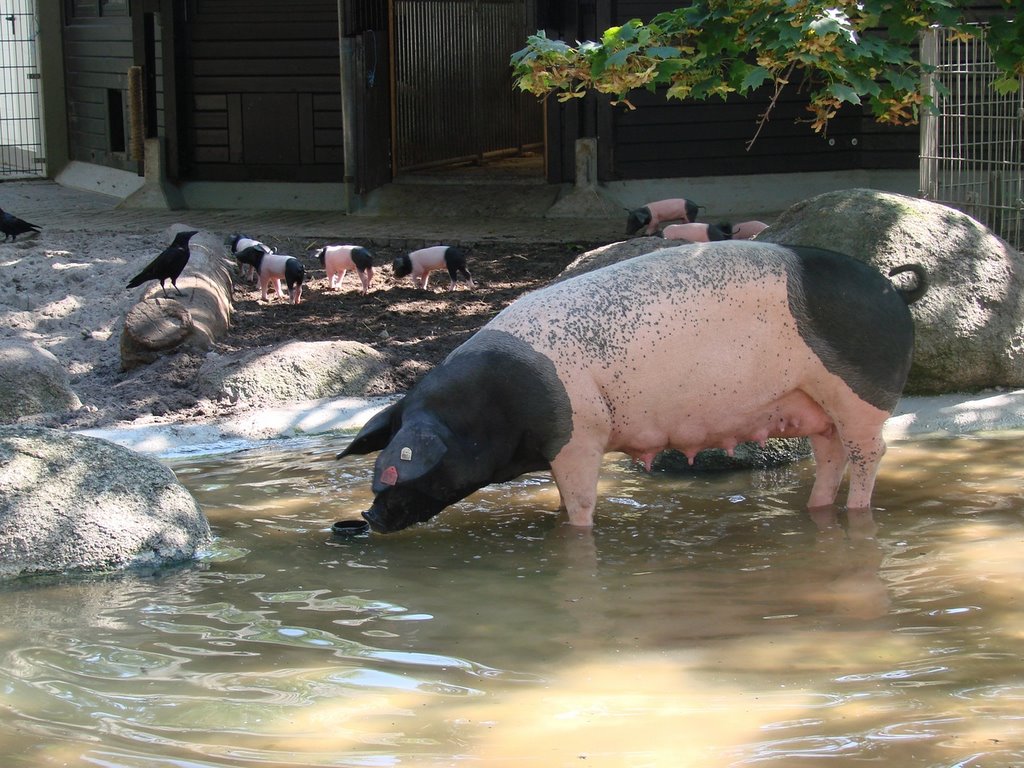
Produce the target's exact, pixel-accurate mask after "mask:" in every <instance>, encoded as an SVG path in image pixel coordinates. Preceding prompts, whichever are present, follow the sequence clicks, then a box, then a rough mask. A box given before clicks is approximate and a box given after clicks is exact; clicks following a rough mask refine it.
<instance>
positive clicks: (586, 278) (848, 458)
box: [339, 241, 926, 532]
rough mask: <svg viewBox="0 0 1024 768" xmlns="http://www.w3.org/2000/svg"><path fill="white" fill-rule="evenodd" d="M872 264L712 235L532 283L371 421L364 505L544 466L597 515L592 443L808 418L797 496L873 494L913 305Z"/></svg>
mask: <svg viewBox="0 0 1024 768" xmlns="http://www.w3.org/2000/svg"><path fill="white" fill-rule="evenodd" d="M904 271H910V272H913V273H914V274H915V276H916V282H917V284H916V286H915V287H913V288H909V289H907V288H896V287H895V286H894V285H893V284H892V283H891V282H890V281H889V280H888V279H886V278H885V277H883V276H882V275H881V274H880V273H879V272H878V271H877V270H876V269H875V268H874V267H871V266H869V265H867V264H864V263H863V262H860V261H857V260H855V259H852V258H850V257H848V256H844V255H842V254H839V253H835V252H832V251H826V250H821V249H817V248H808V247H797V246H794V247H786V246H780V245H773V244H771V243H759V242H756V241H755V242H749V241H722V242H715V243H700V244H691V245H683V246H676V247H672V248H665V249H662V250H659V251H655V252H653V253H649V254H646V255H643V256H638V257H636V258H633V259H628V260H626V261H622V262H619V263H617V264H612V265H609V266H607V267H604V268H602V269H597V270H594V271H592V272H588V273H584V274H581V275H578V276H576V277H573V278H570V279H568V280H564V281H561V282H556V283H552V284H550V285H548V286H546V287H544V288H541V289H540V290H536V291H533V292H532V293H528V294H526V295H524V296H522V297H520V298H519V299H518V300H516V301H515V302H513V303H512V304H510V305H509V306H508V307H506V308H505V309H504V310H503V311H502V312H501V313H499V314H498V315H497V316H495V317H494V318H493V319H492V320H491V321H490V322H489V323H487V325H485V326H484V327H483V328H481V329H480V331H478V332H477V333H476V334H475V335H474V336H472V337H471V338H470V339H468V340H467V341H466V342H464V343H463V344H462V345H461V346H459V347H458V348H456V349H455V350H454V351H453V352H452V353H451V354H450V355H449V356H448V357H447V358H446V359H445V360H444V362H442V363H441V364H440V365H439V366H437V367H436V368H434V369H433V370H431V371H430V372H429V373H427V374H426V375H425V376H424V377H423V378H422V379H420V381H419V382H418V383H417V384H416V385H415V386H414V387H413V388H412V389H411V390H410V391H409V392H408V393H407V394H406V395H405V397H404V398H402V399H401V400H399V401H398V402H396V403H394V404H392V405H391V406H389V407H388V408H386V409H384V410H383V411H380V412H379V413H378V414H377V415H375V416H374V417H373V418H371V419H370V420H369V422H367V424H366V425H365V426H364V427H363V429H362V430H361V431H360V432H359V434H357V435H356V437H355V439H354V440H353V441H352V443H351V444H350V445H349V446H348V447H347V448H346V449H345V450H344V451H342V452H341V453H340V454H339V458H341V457H344V456H348V455H351V454H365V453H372V452H377V451H379V452H380V455H379V456H378V457H377V460H376V464H375V467H374V472H373V485H372V487H373V492H374V494H375V498H374V501H373V504H372V506H371V507H370V509H369V510H367V511H366V512H364V513H363V517H364V518H366V520H367V521H368V522H369V523H370V526H371V527H372V528H373V529H374V530H375V531H378V532H388V531H397V530H400V529H402V528H405V527H406V526H409V525H411V524H413V523H417V522H423V521H426V520H429V519H430V518H431V517H433V516H434V515H436V514H438V513H439V512H440V511H441V510H442V509H444V508H445V507H446V506H448V505H449V504H453V503H455V502H457V501H459V500H460V499H463V498H465V497H466V496H468V495H469V494H470V493H472V492H473V491H475V490H477V489H478V488H481V487H483V486H485V485H488V484H490V483H500V482H504V481H507V480H511V479H512V478H515V477H517V476H519V475H521V474H523V473H524V472H531V471H536V470H543V469H550V470H551V474H552V476H553V477H554V480H555V483H556V484H557V486H558V490H559V492H560V494H561V498H562V503H563V505H564V507H565V509H566V511H567V513H568V518H569V522H570V523H571V524H573V525H577V526H590V525H592V524H593V519H594V508H595V505H596V503H597V492H598V477H599V472H600V468H601V461H602V456H603V455H604V454H605V453H608V452H611V451H620V452H623V453H626V454H628V455H630V456H632V457H633V458H634V459H636V460H637V461H640V462H642V463H643V464H644V465H645V466H646V467H647V468H648V469H649V468H650V464H651V461H652V460H653V458H654V456H655V455H656V454H657V453H659V452H660V451H662V450H665V449H666V448H675V449H678V450H679V451H681V452H683V453H684V454H685V455H686V456H688V457H690V459H691V460H692V458H693V457H694V456H695V455H696V454H697V453H698V451H700V450H703V449H705V448H724V449H725V450H726V451H732V449H733V448H734V447H735V446H736V445H737V444H738V443H741V442H746V441H758V442H760V441H764V440H766V439H767V438H769V437H799V436H808V437H809V438H810V441H811V445H812V448H813V451H814V460H815V465H816V468H815V478H814V485H813V487H812V488H811V491H810V499H809V501H808V506H810V507H823V506H827V505H831V504H833V503H834V501H835V498H836V495H837V492H838V490H839V486H840V483H841V481H842V479H843V475H844V473H845V471H846V467H847V465H848V464H849V466H850V480H849V490H848V495H847V505H848V506H849V508H850V509H861V508H868V507H870V505H871V494H872V490H873V488H874V484H875V476H876V473H877V470H878V466H879V462H880V461H881V459H882V454H883V453H884V452H885V443H884V441H883V439H882V425H883V423H884V422H885V420H886V418H888V416H889V415H890V413H891V412H892V410H893V408H894V407H895V406H896V403H897V401H898V400H899V397H900V393H901V391H902V389H903V385H904V383H905V381H906V378H907V373H908V371H909V370H910V362H911V353H912V350H913V345H914V325H913V321H912V318H911V315H910V311H909V309H908V307H907V305H908V304H909V303H911V302H913V301H915V300H916V299H918V298H919V297H920V296H921V295H922V294H923V293H924V292H925V290H926V285H925V278H926V275H925V272H924V270H923V269H922V268H921V267H920V266H919V265H916V264H913V265H906V266H902V267H897V268H894V269H893V270H892V271H891V272H890V274H895V273H897V272H904Z"/></svg>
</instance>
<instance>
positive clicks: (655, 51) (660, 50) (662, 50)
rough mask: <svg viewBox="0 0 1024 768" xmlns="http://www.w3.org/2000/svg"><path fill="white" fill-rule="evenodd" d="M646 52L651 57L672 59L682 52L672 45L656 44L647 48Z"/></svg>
mask: <svg viewBox="0 0 1024 768" xmlns="http://www.w3.org/2000/svg"><path fill="white" fill-rule="evenodd" d="M646 53H647V55H648V56H650V57H651V58H652V59H674V58H677V57H678V56H679V55H680V53H682V52H681V51H680V50H679V49H678V48H676V47H675V46H674V45H658V46H653V47H651V48H648V49H647V51H646Z"/></svg>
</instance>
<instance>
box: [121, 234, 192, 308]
mask: <svg viewBox="0 0 1024 768" xmlns="http://www.w3.org/2000/svg"><path fill="white" fill-rule="evenodd" d="M194 234H196V233H195V231H186V232H179V233H178V234H177V235H175V236H174V242H173V243H171V244H170V245H169V246H167V248H165V249H164V252H163V253H161V254H160V255H159V256H157V257H156V258H155V259H153V260H152V261H151V262H149V264H147V265H146V268H145V269H144V270H142V271H141V272H139V274H137V275H136V276H135V277H133V278H132V279H131V280H130V281H129V282H128V286H127V287H128V288H135V287H137V286H140V285H142V284H143V283H145V282H146V281H147V280H159V281H160V290H162V291H163V292H164V296H167V289H166V288H164V281H165V280H170V281H171V285H173V286H174V290H176V291H178V295H179V296H184V295H185V294H184V293H182V292H181V291H180V290H179V289H178V283H177V280H178V275H180V274H181V272H182V270H184V269H185V265H186V264H188V257H189V256H191V255H192V252H191V251H190V250H189V247H188V241H189V239H190V238H191V237H192V235H194Z"/></svg>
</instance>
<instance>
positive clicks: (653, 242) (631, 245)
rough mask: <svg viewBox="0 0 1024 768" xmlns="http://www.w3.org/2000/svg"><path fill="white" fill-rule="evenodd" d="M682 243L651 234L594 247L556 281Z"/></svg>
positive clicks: (582, 254) (576, 260) (579, 257)
mask: <svg viewBox="0 0 1024 768" xmlns="http://www.w3.org/2000/svg"><path fill="white" fill-rule="evenodd" d="M682 244H683V243H680V242H679V241H678V240H676V241H673V242H668V241H666V240H665V239H664V238H663V237H654V236H649V237H634V238H632V239H631V240H621V241H619V242H617V243H609V244H608V245H602V246H601V247H600V248H594V249H593V250H590V251H587V252H586V253H581V254H580V255H579V256H577V257H576V258H575V259H574V260H573V262H572V263H571V264H569V266H567V267H566V268H565V269H563V270H562V272H561V274H560V275H559V276H558V278H557V279H556V280H555V281H554V282H560V281H562V280H568V279H569V278H570V277H576V275H582V274H583V273H584V272H593V271H594V270H595V269H601V267H607V266H608V265H609V264H617V263H618V262H620V261H623V260H625V259H632V258H633V257H634V256H643V255H644V254H645V253H651V252H652V251H658V250H661V249H662V248H671V247H674V246H677V245H682Z"/></svg>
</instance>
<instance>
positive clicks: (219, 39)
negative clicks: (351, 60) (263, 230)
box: [182, 0, 344, 182]
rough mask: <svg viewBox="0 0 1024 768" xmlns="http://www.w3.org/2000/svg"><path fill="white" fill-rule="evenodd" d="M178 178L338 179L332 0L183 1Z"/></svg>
mask: <svg viewBox="0 0 1024 768" xmlns="http://www.w3.org/2000/svg"><path fill="white" fill-rule="evenodd" d="M184 36H185V50H186V57H185V58H186V65H185V74H184V80H185V83H184V99H183V106H182V109H183V111H184V113H185V114H184V126H185V131H184V134H185V142H184V143H185V147H184V148H183V154H184V158H183V160H184V165H183V175H184V177H186V178H189V179H192V180H209V181H292V182H310V181H338V180H340V179H341V178H342V176H343V171H344V162H343V157H342V131H341V125H342V119H341V96H340V88H341V85H340V64H339V58H338V13H337V2H336V0H302V1H301V2H299V1H296V2H289V3H281V2H278V1H277V0H245V1H244V2H243V1H242V0H190V4H189V13H188V16H187V19H186V22H185V30H184Z"/></svg>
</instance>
